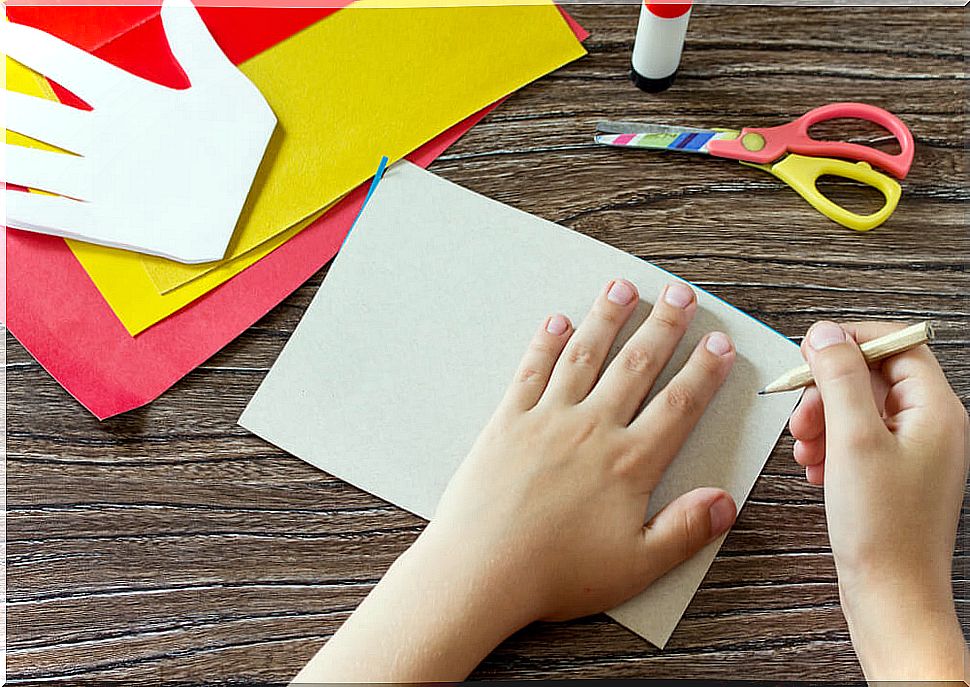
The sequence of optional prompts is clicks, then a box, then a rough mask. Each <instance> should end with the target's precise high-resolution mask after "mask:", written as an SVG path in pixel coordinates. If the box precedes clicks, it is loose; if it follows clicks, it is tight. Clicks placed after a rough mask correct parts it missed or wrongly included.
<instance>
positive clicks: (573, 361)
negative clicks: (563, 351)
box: [566, 343, 594, 367]
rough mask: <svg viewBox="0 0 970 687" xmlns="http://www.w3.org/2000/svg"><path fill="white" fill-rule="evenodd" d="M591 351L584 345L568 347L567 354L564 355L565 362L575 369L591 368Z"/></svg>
mask: <svg viewBox="0 0 970 687" xmlns="http://www.w3.org/2000/svg"><path fill="white" fill-rule="evenodd" d="M593 359H594V354H593V349H592V347H591V346H588V345H587V344H584V343H576V344H574V345H573V346H571V347H570V349H569V352H568V353H567V355H566V361H567V362H568V363H569V364H570V365H575V366H576V367H592V366H593Z"/></svg>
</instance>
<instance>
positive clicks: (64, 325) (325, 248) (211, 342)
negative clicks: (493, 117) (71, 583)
mask: <svg viewBox="0 0 970 687" xmlns="http://www.w3.org/2000/svg"><path fill="white" fill-rule="evenodd" d="M494 107H495V105H492V106H490V107H488V108H486V109H485V110H482V111H481V112H478V113H477V114H475V115H472V116H471V117H469V118H468V119H466V120H464V121H463V122H461V123H459V124H457V125H455V126H454V127H452V128H451V129H449V130H448V131H446V132H444V133H443V134H441V135H440V136H438V137H437V138H435V139H434V140H432V141H430V142H429V143H427V144H425V145H424V146H422V147H421V148H419V149H418V150H417V151H415V152H414V153H412V154H411V155H408V159H409V160H410V161H411V162H414V163H415V164H418V165H421V166H422V167H427V166H428V165H429V164H431V162H432V160H434V159H435V158H436V157H437V156H438V155H440V154H441V153H442V152H443V151H444V150H445V149H447V148H448V146H450V145H451V144H452V143H454V142H455V141H456V140H458V138H459V137H460V136H461V135H462V134H464V133H465V132H466V131H468V129H470V128H471V127H472V126H474V125H475V124H476V123H477V122H478V121H479V120H480V119H481V118H482V117H484V116H485V115H486V114H487V113H488V112H489V111H491V110H492V109H493V108H494ZM376 164H377V161H376V160H375V167H376ZM368 186H369V182H368V183H365V184H363V185H361V186H359V187H357V188H356V189H355V190H354V191H352V192H351V193H350V194H349V195H348V196H347V197H346V198H344V199H343V200H342V201H341V202H340V203H338V204H337V205H336V206H335V207H334V208H333V209H332V210H331V211H330V212H328V213H327V214H326V215H324V216H323V217H321V218H320V219H319V220H317V221H316V222H314V223H313V224H311V225H310V226H309V227H307V228H306V229H304V230H303V231H301V232H300V233H298V234H297V235H296V236H294V237H293V238H292V239H290V240H289V241H287V242H286V243H284V244H283V245H282V246H280V247H279V248H278V249H276V250H275V251H273V252H272V253H270V254H269V255H267V256H266V257H265V258H263V259H262V260H260V261H259V262H257V263H256V264H255V265H253V266H252V267H250V268H249V269H247V270H245V271H243V272H241V273H240V274H238V275H236V276H235V277H233V278H232V279H230V280H229V281H227V282H226V283H225V284H222V285H221V286H219V287H217V288H215V289H213V290H212V291H210V292H209V293H207V294H206V295H204V296H202V297H201V298H199V299H198V300H196V301H195V302H193V303H192V304H191V305H189V306H188V307H186V308H184V309H182V310H180V311H179V312H177V313H175V314H174V315H172V316H171V317H168V318H166V319H165V320H162V321H161V322H159V323H158V324H156V325H155V326H154V327H152V328H151V329H149V330H147V331H145V332H142V333H141V334H139V335H138V336H136V337H132V336H130V335H129V334H128V332H127V331H125V328H124V327H123V326H122V325H121V322H119V321H118V318H117V317H115V316H114V313H113V312H111V308H110V307H109V306H108V304H107V303H106V302H105V301H104V299H103V298H101V294H100V292H99V291H98V289H97V287H95V285H94V283H93V282H92V281H91V280H90V279H89V278H88V275H87V272H85V271H84V268H83V267H81V264H80V263H79V262H78V261H77V259H76V258H75V257H74V254H73V253H72V252H71V249H70V248H68V246H67V244H66V243H65V242H64V240H63V239H60V238H55V237H53V236H45V235H43V234H36V233H30V232H23V231H17V230H15V229H7V237H6V238H7V240H6V247H7V329H8V330H9V331H10V333H11V334H13V335H14V336H15V337H16V338H17V340H18V341H20V343H22V344H23V345H24V347H25V348H26V349H27V350H28V351H30V353H31V355H33V356H34V357H35V358H36V359H37V361H38V362H39V363H40V364H41V365H43V366H44V368H45V369H46V370H47V371H48V372H50V374H51V375H52V376H53V377H54V378H55V379H56V380H57V381H58V382H60V384H61V385H62V386H63V387H64V388H65V389H67V391H68V392H69V393H70V394H71V395H72V396H74V398H76V399H77V400H78V401H80V403H81V404H82V405H83V406H84V407H85V408H87V409H88V410H90V411H91V412H92V413H94V415H95V416H97V417H98V418H99V419H102V420H103V419H105V418H108V417H111V416H112V415H117V414H119V413H123V412H125V411H128V410H131V409H133V408H137V407H138V406H141V405H144V404H146V403H149V402H150V401H152V400H154V399H155V398H157V397H158V396H159V395H160V394H161V393H162V392H163V391H165V390H166V389H168V388H169V387H170V386H172V385H173V384H174V383H175V382H177V381H178V380H179V379H181V378H182V377H183V376H185V375H186V374H188V373H189V372H190V371H191V370H193V369H195V368H196V367H198V366H199V365H201V364H202V363H203V362H205V360H207V359H208V358H209V357H211V356H212V355H213V354H214V353H216V352H217V351H218V350H219V349H220V348H222V347H223V346H225V345H226V344H227V343H229V342H230V341H232V340H233V339H234V338H236V337H237V336H239V335H240V334H241V333H242V332H243V331H245V330H246V329H247V328H249V327H250V326H252V324H253V323H255V322H256V321H257V320H258V319H259V318H261V317H262V316H263V315H265V314H266V313H267V312H269V310H270V309H272V308H273V307H274V306H276V305H277V304H278V303H279V302H280V301H282V300H283V299H284V298H286V296H288V295H289V294H290V293H292V292H293V291H294V290H295V289H296V288H297V287H298V286H300V284H302V283H303V282H305V281H306V280H307V279H309V278H310V277H311V276H312V275H313V274H314V273H315V272H316V271H317V270H319V269H320V268H321V267H323V266H324V265H325V264H326V263H327V262H329V261H330V259H331V258H333V256H334V255H336V254H337V250H338V249H339V248H340V244H341V243H342V242H343V240H344V237H345V236H346V234H347V232H348V231H349V229H350V225H351V223H352V222H353V220H354V218H355V217H356V216H357V213H358V212H359V210H360V206H361V203H362V202H363V200H364V196H365V195H366V193H367V187H368Z"/></svg>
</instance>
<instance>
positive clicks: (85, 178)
mask: <svg viewBox="0 0 970 687" xmlns="http://www.w3.org/2000/svg"><path fill="white" fill-rule="evenodd" d="M4 154H5V155H6V159H7V167H6V170H5V176H6V179H5V181H6V182H8V183H11V184H17V185H18V186H26V187H27V188H35V189H40V190H41V191H48V192H50V193H56V194H58V195H61V196H68V197H69V198H76V199H78V200H90V199H91V184H90V182H91V170H90V169H89V167H88V163H87V161H86V160H85V159H84V158H83V157H77V156H76V155H68V154H67V153H55V152H51V151H48V150H38V149H36V148H26V147H24V146H17V145H11V144H9V143H6V144H4Z"/></svg>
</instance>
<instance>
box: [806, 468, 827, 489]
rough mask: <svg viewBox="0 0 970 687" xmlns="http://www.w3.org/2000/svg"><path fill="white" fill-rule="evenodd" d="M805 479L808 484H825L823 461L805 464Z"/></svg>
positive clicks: (819, 485) (817, 485)
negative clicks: (816, 463)
mask: <svg viewBox="0 0 970 687" xmlns="http://www.w3.org/2000/svg"><path fill="white" fill-rule="evenodd" d="M805 479H806V480H808V483H809V484H814V485H815V486H816V487H821V486H823V485H824V484H825V463H824V462H822V463H819V464H818V465H808V466H806V468H805Z"/></svg>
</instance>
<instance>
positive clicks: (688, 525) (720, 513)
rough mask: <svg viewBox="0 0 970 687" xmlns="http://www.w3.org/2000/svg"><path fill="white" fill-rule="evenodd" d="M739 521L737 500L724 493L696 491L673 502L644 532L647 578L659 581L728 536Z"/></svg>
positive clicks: (710, 489) (654, 518)
mask: <svg viewBox="0 0 970 687" xmlns="http://www.w3.org/2000/svg"><path fill="white" fill-rule="evenodd" d="M736 517H737V507H736V506H735V505H734V499H732V498H731V495H730V494H728V493H727V492H726V491H723V490H721V489H712V488H702V489H695V490H693V491H690V492H688V493H686V494H684V495H683V496H680V497H678V498H676V499H674V500H673V501H671V502H670V503H668V504H667V505H666V506H664V507H663V509H661V511H660V512H659V513H657V514H656V515H655V516H653V518H652V519H651V520H650V522H648V523H647V524H646V525H645V526H644V528H643V544H644V556H643V561H644V565H645V570H644V576H645V577H646V579H647V580H649V581H651V582H652V581H653V580H656V579H658V578H660V577H661V576H663V575H664V574H665V573H667V572H668V571H670V570H672V569H673V568H675V567H676V566H678V565H679V564H681V563H683V562H684V561H686V560H687V559H688V558H690V557H692V556H693V555H694V554H696V553H697V552H698V551H700V550H701V549H702V548H704V547H705V546H707V545H708V544H710V543H711V542H712V541H714V540H716V539H717V538H718V537H720V536H721V535H722V534H724V533H725V532H727V531H728V529H729V528H730V527H731V525H733V524H734V520H735V518H736Z"/></svg>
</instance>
